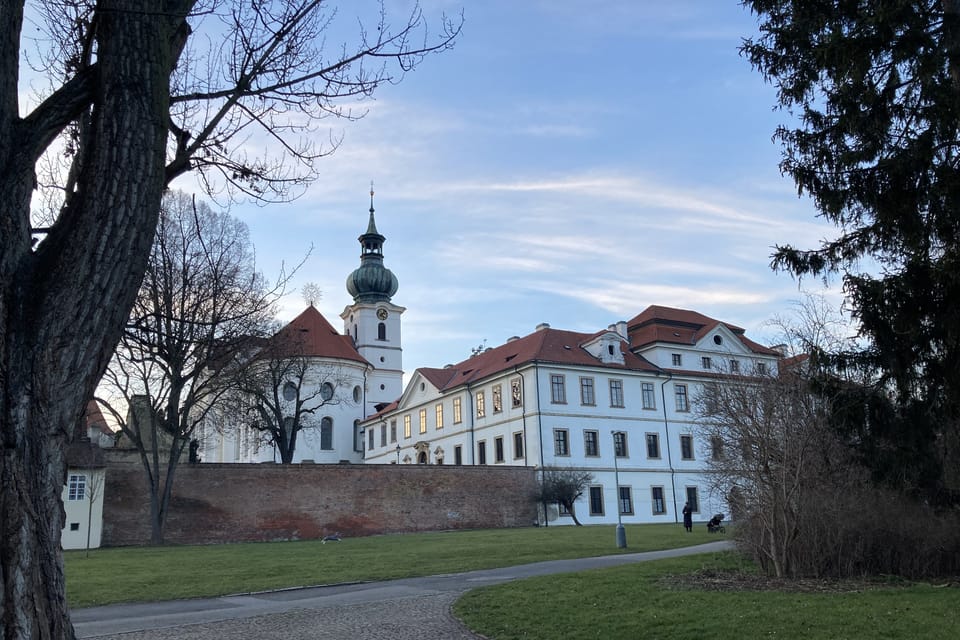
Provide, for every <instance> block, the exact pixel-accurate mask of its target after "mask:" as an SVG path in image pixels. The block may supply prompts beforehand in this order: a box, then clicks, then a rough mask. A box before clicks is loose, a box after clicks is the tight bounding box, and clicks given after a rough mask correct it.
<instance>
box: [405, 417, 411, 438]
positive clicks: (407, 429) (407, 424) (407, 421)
mask: <svg viewBox="0 0 960 640" xmlns="http://www.w3.org/2000/svg"><path fill="white" fill-rule="evenodd" d="M410 436H411V433H410V416H409V415H405V416H403V437H404V438H409V437H410Z"/></svg>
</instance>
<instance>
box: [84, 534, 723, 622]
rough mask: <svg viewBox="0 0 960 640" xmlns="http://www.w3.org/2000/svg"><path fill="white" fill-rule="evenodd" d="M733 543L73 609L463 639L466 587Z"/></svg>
mask: <svg viewBox="0 0 960 640" xmlns="http://www.w3.org/2000/svg"><path fill="white" fill-rule="evenodd" d="M732 546H733V545H732V543H730V542H727V541H719V542H710V543H708V544H701V545H697V546H693V547H684V548H680V549H667V550H664V551H650V552H646V553H627V554H621V555H615V556H601V557H597V558H577V559H574V560H549V561H546V562H536V563H533V564H525V565H519V566H515V567H503V568H500V569H484V570H480V571H469V572H466V573H455V574H447V575H439V576H426V577H422V578H406V579H403V580H390V581H387V582H366V583H358V584H343V585H333V586H322V587H303V588H297V589H287V590H282V591H270V592H265V593H254V594H244V595H235V596H224V597H221V598H198V599H194V600H174V601H170V602H153V603H146V604H118V605H107V606H104V607H92V608H89V609H76V610H74V611H73V612H72V613H71V617H72V619H73V624H74V627H75V629H76V632H77V637H79V638H108V639H110V640H174V639H176V640H188V639H189V640H221V639H222V640H227V639H229V640H234V639H236V638H259V639H263V640H273V639H274V638H275V639H277V640H280V639H283V640H301V639H302V640H308V639H309V640H314V639H322V638H331V639H334V638H335V639H337V640H344V639H351V640H461V639H464V640H465V639H472V638H479V637H480V636H477V635H475V634H473V633H471V632H470V631H469V630H468V629H466V628H465V627H464V626H463V625H462V624H460V621H459V620H457V619H456V618H455V617H454V616H453V615H452V614H451V613H450V606H451V605H452V604H453V602H454V601H455V600H456V599H457V598H459V597H460V595H462V594H463V593H464V592H466V591H469V590H470V589H473V588H475V587H478V586H483V585H488V584H498V583H501V582H508V581H510V580H517V579H520V578H530V577H533V576H542V575H548V574H553V573H568V572H572V571H584V570H586V569H598V568H603V567H613V566H617V565H622V564H628V563H632V562H644V561H648V560H659V559H661V558H673V557H677V556H684V555H692V554H696V553H709V552H714V551H723V550H727V549H731V548H732Z"/></svg>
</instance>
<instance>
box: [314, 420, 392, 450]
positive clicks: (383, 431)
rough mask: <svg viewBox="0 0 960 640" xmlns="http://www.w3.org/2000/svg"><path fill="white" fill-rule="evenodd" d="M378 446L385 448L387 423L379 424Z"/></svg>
mask: <svg viewBox="0 0 960 640" xmlns="http://www.w3.org/2000/svg"><path fill="white" fill-rule="evenodd" d="M380 446H381V447H385V446H387V423H386V422H381V423H380ZM322 448H323V447H321V449H322ZM330 448H331V449H332V448H333V447H330Z"/></svg>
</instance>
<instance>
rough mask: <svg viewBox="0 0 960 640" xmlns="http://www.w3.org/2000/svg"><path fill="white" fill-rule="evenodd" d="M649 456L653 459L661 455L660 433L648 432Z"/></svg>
mask: <svg viewBox="0 0 960 640" xmlns="http://www.w3.org/2000/svg"><path fill="white" fill-rule="evenodd" d="M647 457H648V458H653V459H657V458H659V457H660V434H657V433H648V434H647Z"/></svg>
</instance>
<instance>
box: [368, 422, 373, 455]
mask: <svg viewBox="0 0 960 640" xmlns="http://www.w3.org/2000/svg"><path fill="white" fill-rule="evenodd" d="M367 449H368V450H370V451H373V427H370V428H368V429H367Z"/></svg>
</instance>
